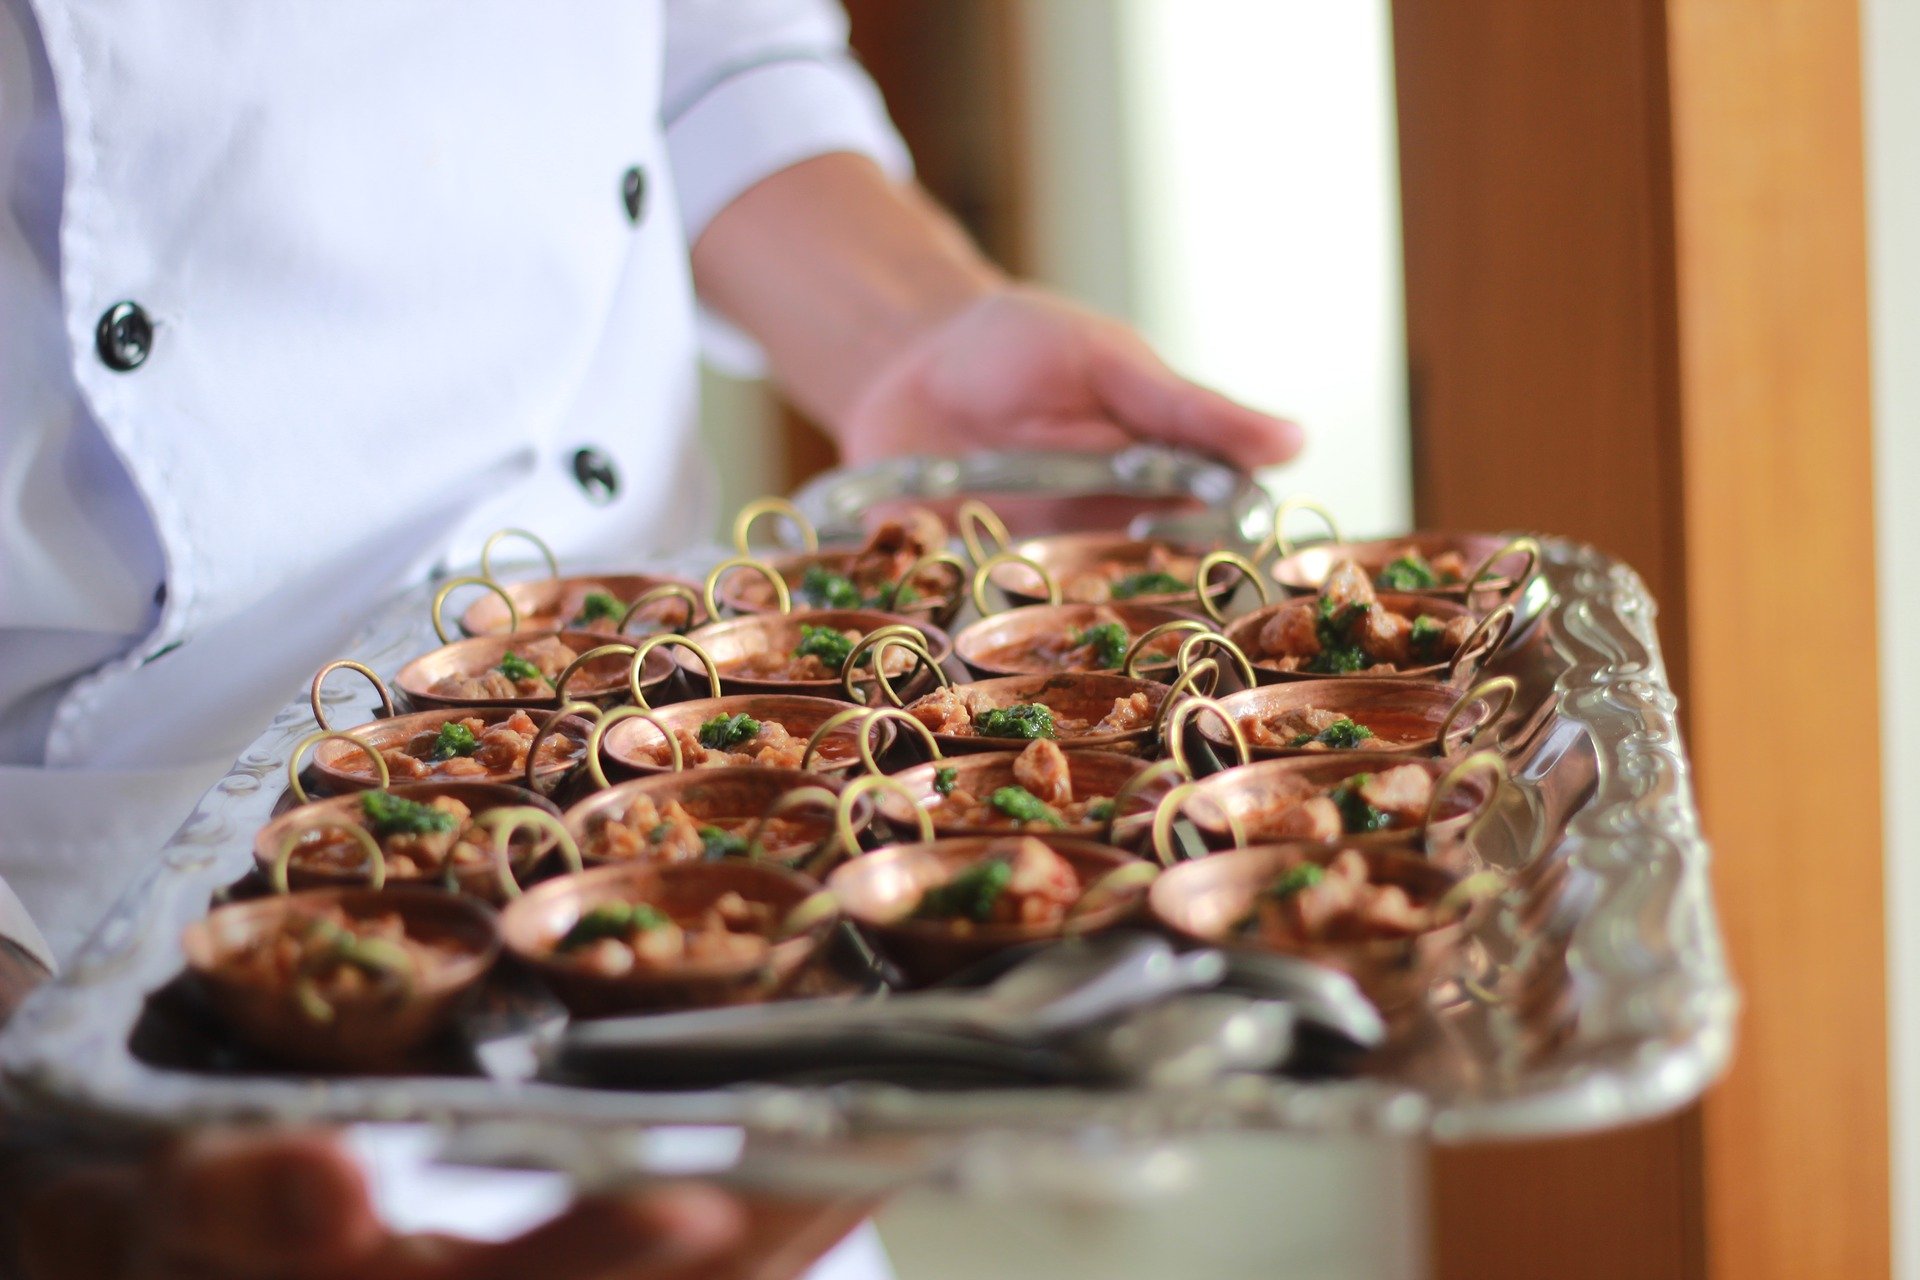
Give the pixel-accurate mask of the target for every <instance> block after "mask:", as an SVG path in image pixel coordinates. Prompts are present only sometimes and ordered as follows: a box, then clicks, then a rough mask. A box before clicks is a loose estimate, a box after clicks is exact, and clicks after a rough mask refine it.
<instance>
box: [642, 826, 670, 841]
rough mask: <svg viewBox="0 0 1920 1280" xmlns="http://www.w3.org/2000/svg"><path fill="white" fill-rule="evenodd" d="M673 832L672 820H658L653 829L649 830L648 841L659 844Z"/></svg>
mask: <svg viewBox="0 0 1920 1280" xmlns="http://www.w3.org/2000/svg"><path fill="white" fill-rule="evenodd" d="M672 834H673V824H672V823H671V822H657V823H655V824H654V827H653V830H651V831H649V832H647V843H648V844H659V843H660V842H661V841H662V840H665V839H666V838H667V837H668V836H670V835H672Z"/></svg>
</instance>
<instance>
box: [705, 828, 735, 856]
mask: <svg viewBox="0 0 1920 1280" xmlns="http://www.w3.org/2000/svg"><path fill="white" fill-rule="evenodd" d="M746 854H747V838H746V837H745V836H737V835H735V834H734V833H733V832H731V831H726V830H723V829H722V828H720V827H702V828H700V856H701V857H703V858H705V859H706V860H707V861H708V862H713V861H716V860H717V859H720V858H743V857H745V856H746Z"/></svg>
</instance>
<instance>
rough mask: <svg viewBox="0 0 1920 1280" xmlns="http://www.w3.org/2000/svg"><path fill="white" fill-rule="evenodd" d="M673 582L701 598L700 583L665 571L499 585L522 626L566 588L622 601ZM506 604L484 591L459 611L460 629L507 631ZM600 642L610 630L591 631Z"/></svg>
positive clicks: (479, 633)
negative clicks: (597, 591) (602, 592)
mask: <svg viewBox="0 0 1920 1280" xmlns="http://www.w3.org/2000/svg"><path fill="white" fill-rule="evenodd" d="M668 584H672V585H674V586H678V587H685V588H686V589H687V590H688V591H691V592H692V593H693V597H694V599H695V600H696V601H697V600H698V599H699V598H700V584H699V583H697V582H689V581H688V580H687V579H685V578H681V577H676V576H674V575H673V574H668V573H576V574H568V575H566V576H565V577H560V578H522V579H519V580H517V581H514V582H506V583H502V584H500V586H501V589H502V590H503V591H505V592H506V593H507V594H508V595H509V596H511V597H513V606H514V608H516V609H518V610H519V611H520V622H521V626H522V627H525V626H526V624H527V620H528V619H529V618H539V617H543V616H545V615H546V614H547V613H548V612H549V611H550V610H551V609H552V608H553V607H554V606H555V605H557V604H558V603H559V601H560V598H561V597H562V596H564V595H565V594H566V593H567V592H568V591H571V590H572V589H573V588H575V587H580V586H585V587H586V588H587V589H588V590H594V589H601V590H605V591H606V592H607V593H608V594H609V595H611V596H614V597H615V598H617V599H618V600H619V601H620V602H621V603H622V604H626V603H627V602H629V601H631V600H635V599H638V598H639V597H640V595H642V594H643V593H644V592H647V591H651V590H653V588H655V587H662V586H666V585H668ZM704 612H705V610H703V609H700V608H698V607H696V608H695V610H694V619H695V621H696V622H698V621H700V620H701V615H702V614H703V613H704ZM507 621H508V619H507V606H506V605H505V603H503V602H502V601H501V599H500V598H499V597H498V596H496V595H494V594H493V593H492V592H490V591H489V592H487V593H485V594H483V595H482V596H481V597H480V598H479V599H477V600H475V601H474V602H473V603H472V604H470V605H468V606H467V607H466V609H465V610H464V611H463V612H462V613H461V614H460V630H461V631H463V632H465V633H466V634H467V635H468V636H469V637H471V638H478V637H481V636H490V635H507V634H510V633H509V632H507V631H506V630H505V626H506V623H507ZM542 630H546V631H553V630H566V628H565V627H544V628H542ZM593 634H594V635H596V636H598V637H599V638H600V642H601V643H605V642H606V641H608V640H611V639H614V638H615V637H614V635H613V633H612V632H598V631H596V632H594V633H593Z"/></svg>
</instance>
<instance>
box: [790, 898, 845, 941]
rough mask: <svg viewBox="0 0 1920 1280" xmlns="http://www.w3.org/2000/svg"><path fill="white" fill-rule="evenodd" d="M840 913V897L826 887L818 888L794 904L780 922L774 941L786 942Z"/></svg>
mask: <svg viewBox="0 0 1920 1280" xmlns="http://www.w3.org/2000/svg"><path fill="white" fill-rule="evenodd" d="M839 914H840V899H839V898H837V897H835V896H834V895H833V894H832V893H830V892H828V891H827V890H825V889H816V890H814V891H813V892H812V893H810V894H808V895H807V896H806V897H804V898H802V899H800V901H798V902H796V903H794V904H793V910H791V911H789V912H787V917H786V919H784V920H782V921H781V922H780V929H779V931H778V932H777V933H775V934H774V941H775V942H786V941H787V940H788V939H790V938H797V937H799V936H800V935H801V934H803V933H807V932H809V931H810V930H813V929H816V928H818V927H819V926H821V925H823V924H826V923H827V922H828V921H830V920H832V919H833V918H834V917H835V916H837V915H839Z"/></svg>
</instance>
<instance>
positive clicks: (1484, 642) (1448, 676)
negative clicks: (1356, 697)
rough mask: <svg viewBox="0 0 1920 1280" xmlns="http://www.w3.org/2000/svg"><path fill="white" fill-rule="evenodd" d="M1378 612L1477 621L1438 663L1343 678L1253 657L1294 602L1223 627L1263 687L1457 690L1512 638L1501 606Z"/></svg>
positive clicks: (1408, 599) (1381, 596)
mask: <svg viewBox="0 0 1920 1280" xmlns="http://www.w3.org/2000/svg"><path fill="white" fill-rule="evenodd" d="M1376 598H1377V600H1378V602H1379V603H1380V605H1381V606H1383V607H1384V608H1386V609H1388V610H1389V611H1391V612H1393V613H1397V614H1400V615H1402V616H1403V617H1406V618H1409V619H1413V618H1432V619H1434V620H1435V621H1437V622H1439V623H1440V624H1441V625H1443V626H1444V625H1445V624H1446V623H1448V622H1451V621H1453V619H1455V618H1477V619H1478V621H1477V622H1476V624H1475V627H1474V630H1473V632H1472V633H1471V634H1469V635H1468V636H1467V638H1466V640H1464V641H1463V642H1462V643H1461V645H1460V647H1459V648H1458V649H1456V650H1455V651H1454V652H1453V654H1452V655H1451V656H1450V657H1448V658H1447V659H1446V660H1445V661H1443V662H1428V663H1423V664H1421V665H1420V666H1417V667H1402V668H1401V669H1400V670H1398V671H1394V672H1390V673H1389V672H1384V671H1383V672H1374V671H1353V672H1347V673H1345V674H1342V673H1338V672H1325V671H1304V670H1299V671H1282V670H1280V669H1279V668H1277V667H1275V666H1274V665H1272V664H1273V663H1274V662H1275V661H1276V660H1275V659H1273V658H1263V657H1259V656H1257V655H1258V654H1259V652H1260V631H1261V628H1263V627H1265V626H1266V625H1267V622H1268V620H1269V619H1271V618H1272V617H1273V616H1274V615H1275V614H1277V613H1279V612H1280V611H1281V610H1283V609H1300V608H1312V607H1313V606H1312V604H1311V603H1310V602H1308V601H1304V600H1302V599H1300V598H1298V597H1295V598H1293V599H1289V600H1280V601H1277V602H1275V603H1273V604H1270V605H1267V606H1265V607H1264V608H1260V609H1255V610H1254V611H1253V612H1252V613H1248V614H1244V615H1242V616H1241V617H1238V618H1235V619H1234V620H1233V621H1232V622H1231V623H1229V624H1227V631H1226V635H1227V639H1229V640H1231V641H1233V642H1234V643H1235V644H1236V645H1239V646H1240V648H1241V650H1242V651H1243V652H1244V653H1246V655H1247V657H1248V659H1249V660H1250V661H1251V662H1252V663H1253V671H1254V676H1255V678H1256V679H1258V680H1259V682H1260V683H1261V684H1263V685H1265V684H1279V683H1281V682H1282V681H1290V680H1437V681H1444V682H1446V683H1449V684H1458V683H1459V682H1461V681H1462V680H1467V679H1471V678H1472V677H1473V675H1474V673H1476V672H1478V671H1479V669H1480V668H1481V667H1482V666H1483V665H1484V664H1485V663H1486V662H1487V660H1488V659H1490V658H1492V657H1493V655H1494V654H1496V653H1498V652H1499V651H1500V650H1501V648H1502V647H1504V646H1505V645H1506V643H1507V641H1508V639H1509V638H1510V637H1511V636H1512V635H1513V617H1514V615H1513V611H1512V609H1510V608H1508V607H1506V606H1504V605H1502V606H1501V607H1500V608H1498V609H1496V610H1495V611H1494V612H1492V613H1489V614H1486V615H1485V616H1480V615H1476V614H1475V613H1474V612H1473V611H1472V610H1471V609H1469V608H1467V606H1466V605H1464V604H1460V603H1459V602H1457V601H1454V600H1446V599H1442V598H1440V597H1438V596H1419V595H1410V594H1408V593H1406V592H1401V591H1382V592H1379V593H1377V596H1376ZM963 634H964V633H963Z"/></svg>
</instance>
